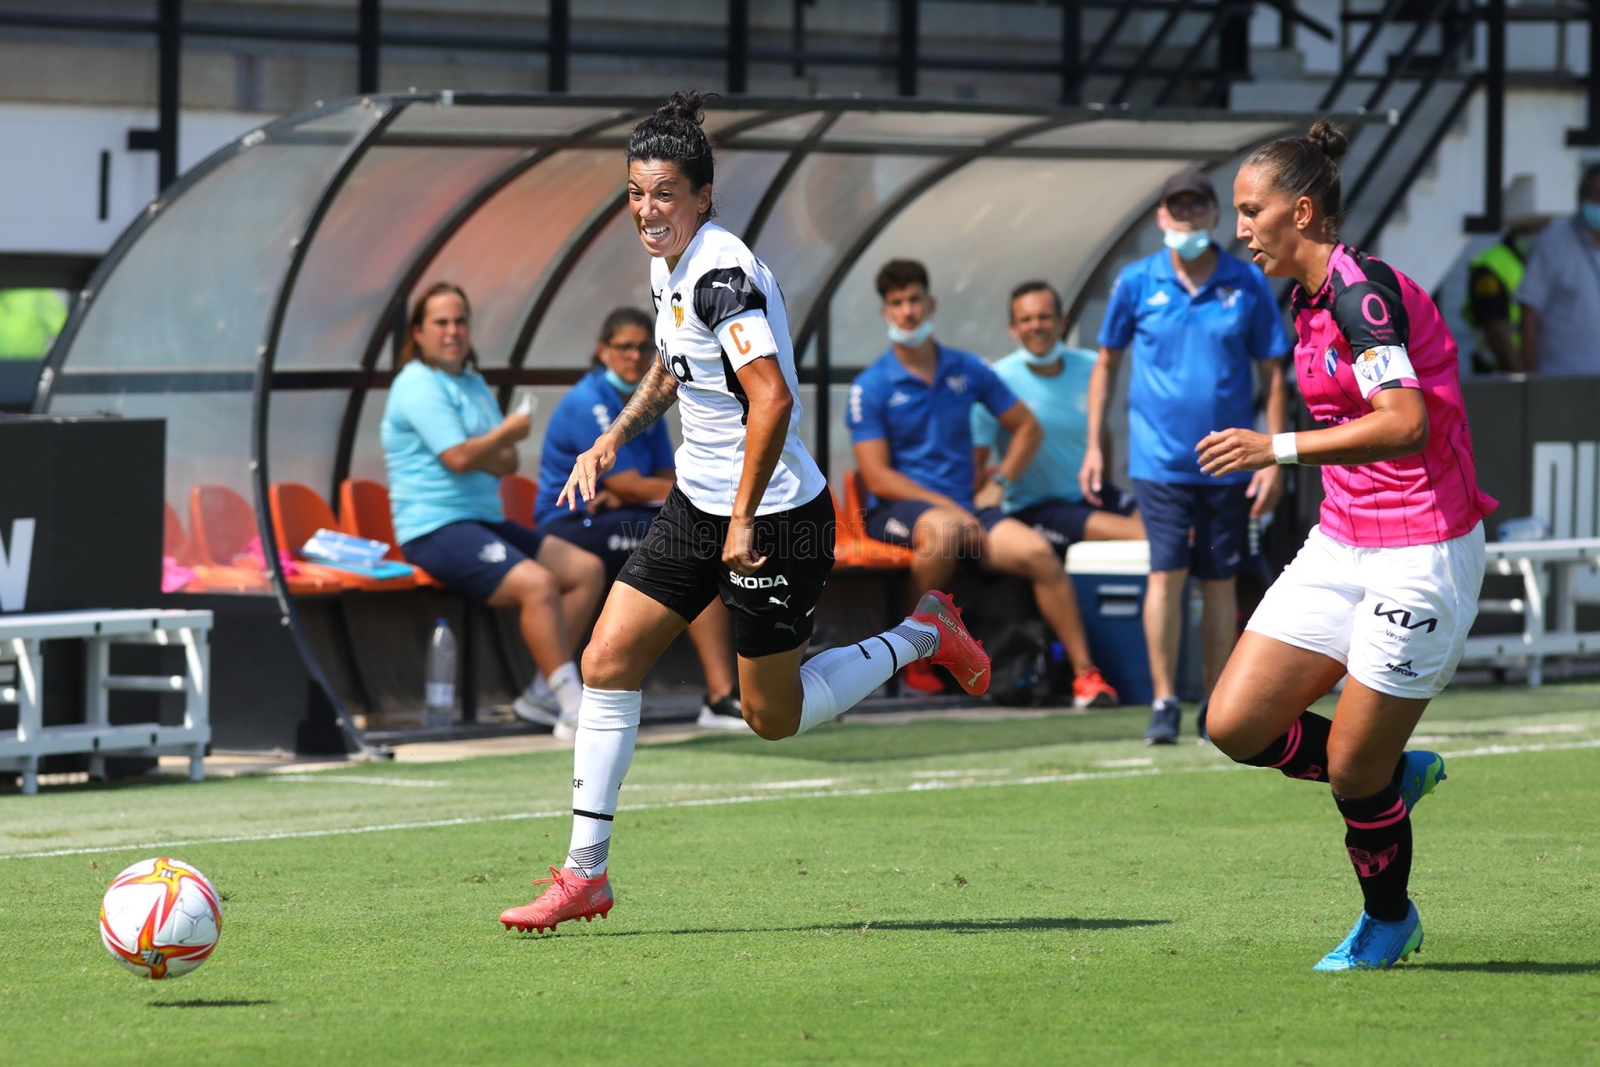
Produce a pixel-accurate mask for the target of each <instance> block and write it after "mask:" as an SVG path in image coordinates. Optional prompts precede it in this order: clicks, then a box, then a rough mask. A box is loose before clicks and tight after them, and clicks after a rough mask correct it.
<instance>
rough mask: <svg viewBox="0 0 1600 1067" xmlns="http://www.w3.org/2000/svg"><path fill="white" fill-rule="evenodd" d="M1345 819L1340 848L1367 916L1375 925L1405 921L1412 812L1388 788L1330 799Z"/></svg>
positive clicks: (1392, 790) (1398, 792)
mask: <svg viewBox="0 0 1600 1067" xmlns="http://www.w3.org/2000/svg"><path fill="white" fill-rule="evenodd" d="M1334 802H1335V803H1336V804H1338V805H1339V814H1340V815H1342V816H1344V823H1345V832H1344V845H1345V849H1346V851H1348V852H1349V854H1350V863H1351V864H1352V865H1353V866H1354V867H1355V869H1356V878H1357V879H1359V880H1360V882H1361V895H1362V898H1363V899H1364V900H1365V907H1366V911H1367V914H1368V915H1370V916H1372V917H1373V918H1374V919H1377V920H1379V921H1380V922H1390V923H1392V922H1400V921H1401V920H1402V919H1404V918H1405V917H1406V908H1407V895H1406V893H1407V887H1408V885H1409V883H1410V881H1411V813H1410V812H1408V811H1407V810H1406V804H1405V801H1404V800H1401V799H1400V791H1399V790H1398V789H1396V788H1395V787H1394V786H1393V785H1392V784H1390V785H1387V786H1385V787H1384V788H1383V789H1382V790H1380V791H1379V792H1377V793H1375V794H1374V795H1372V796H1370V797H1362V798H1360V799H1358V800H1347V799H1345V798H1342V797H1335V798H1334Z"/></svg>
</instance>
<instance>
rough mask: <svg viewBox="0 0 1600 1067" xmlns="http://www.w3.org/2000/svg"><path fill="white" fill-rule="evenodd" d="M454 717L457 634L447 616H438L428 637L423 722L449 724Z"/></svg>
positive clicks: (452, 721) (435, 724) (429, 724)
mask: <svg viewBox="0 0 1600 1067" xmlns="http://www.w3.org/2000/svg"><path fill="white" fill-rule="evenodd" d="M455 721H456V635H455V634H453V633H451V632H450V622H449V620H448V619H440V620H439V621H438V622H437V623H435V624H434V627H433V636H432V637H431V638H429V639H428V673H427V692H426V699H425V700H424V702H423V708H422V725H423V726H451V725H453V724H454V723H455Z"/></svg>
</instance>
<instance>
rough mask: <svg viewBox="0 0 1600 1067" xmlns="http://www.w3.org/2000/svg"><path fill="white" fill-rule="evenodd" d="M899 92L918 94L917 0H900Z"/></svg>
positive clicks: (901, 93) (908, 94) (902, 94)
mask: <svg viewBox="0 0 1600 1067" xmlns="http://www.w3.org/2000/svg"><path fill="white" fill-rule="evenodd" d="M899 12H900V58H899V63H898V67H899V75H900V85H899V90H898V91H899V93H900V95H901V96H916V95H917V0H900V3H899Z"/></svg>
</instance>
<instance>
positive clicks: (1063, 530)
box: [1011, 482, 1139, 559]
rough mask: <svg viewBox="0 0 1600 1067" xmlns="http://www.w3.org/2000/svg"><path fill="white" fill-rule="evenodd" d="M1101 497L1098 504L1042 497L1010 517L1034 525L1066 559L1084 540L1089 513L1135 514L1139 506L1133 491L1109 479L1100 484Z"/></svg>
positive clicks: (1036, 530)
mask: <svg viewBox="0 0 1600 1067" xmlns="http://www.w3.org/2000/svg"><path fill="white" fill-rule="evenodd" d="M1100 500H1101V501H1102V503H1101V504H1099V505H1095V504H1091V503H1089V502H1088V501H1087V500H1041V501H1040V502H1039V503H1037V504H1030V505H1028V506H1027V507H1025V508H1023V509H1022V510H1021V511H1013V512H1012V513H1011V517H1012V518H1013V519H1016V520H1017V521H1018V522H1021V523H1026V524H1027V525H1029V526H1032V527H1033V528H1034V530H1035V532H1037V533H1038V534H1039V536H1040V537H1043V538H1044V539H1045V540H1046V541H1048V542H1050V547H1051V548H1053V549H1055V550H1056V555H1058V556H1060V557H1062V558H1063V559H1065V558H1066V555H1067V549H1068V548H1069V547H1070V546H1072V545H1075V544H1077V543H1078V542H1079V541H1082V540H1083V528H1084V527H1085V526H1087V525H1088V523H1089V516H1091V515H1093V514H1094V513H1095V512H1097V511H1105V512H1110V513H1111V514H1113V515H1132V514H1133V513H1134V512H1135V511H1137V510H1138V508H1139V502H1138V501H1137V500H1135V499H1134V496H1133V494H1132V493H1130V492H1128V491H1127V490H1126V489H1122V488H1119V487H1118V486H1115V485H1112V484H1111V483H1110V482H1102V483H1101V484H1100Z"/></svg>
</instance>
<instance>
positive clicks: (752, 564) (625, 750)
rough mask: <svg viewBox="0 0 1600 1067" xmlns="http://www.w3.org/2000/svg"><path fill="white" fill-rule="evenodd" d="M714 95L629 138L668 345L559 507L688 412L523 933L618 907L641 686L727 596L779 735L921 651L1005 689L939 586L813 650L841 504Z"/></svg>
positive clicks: (599, 637) (977, 682) (601, 644)
mask: <svg viewBox="0 0 1600 1067" xmlns="http://www.w3.org/2000/svg"><path fill="white" fill-rule="evenodd" d="M701 99H702V98H701V96H700V94H698V93H694V92H678V93H675V94H673V97H672V99H671V100H669V101H667V103H666V104H665V105H663V106H662V107H661V108H660V109H658V110H657V111H656V113H655V114H654V115H652V116H650V117H649V118H646V119H644V120H643V121H641V122H640V123H639V124H638V125H637V126H635V127H634V128H633V133H632V135H631V136H630V137H629V139H628V151H627V164H628V201H629V208H630V210H631V212H632V215H633V220H634V224H635V226H636V227H637V228H638V232H639V239H640V240H641V241H642V242H643V243H644V247H645V250H646V251H647V252H649V253H650V256H651V263H650V286H651V289H652V290H653V292H654V294H655V302H656V347H657V349H658V351H659V357H658V359H657V361H656V363H655V364H654V365H653V366H652V367H651V368H650V370H649V372H647V373H646V374H645V376H644V378H643V379H642V380H641V381H640V382H639V385H638V387H637V388H636V389H635V391H634V394H633V398H632V399H631V400H630V401H629V402H628V404H627V406H626V407H624V408H623V410H622V413H621V414H620V415H618V416H617V419H616V421H615V422H614V423H613V424H612V425H611V428H610V429H608V430H607V431H606V432H605V433H603V434H601V435H600V437H599V439H598V440H596V441H595V444H594V447H593V448H591V449H590V450H589V451H587V452H585V453H584V454H582V455H581V456H579V457H578V460H577V463H576V464H575V465H574V467H573V470H572V475H571V477H570V478H569V479H568V480H567V484H566V487H565V488H564V489H563V490H562V493H561V503H562V504H564V505H566V506H568V507H576V506H578V505H580V504H582V503H586V502H588V501H590V500H592V499H594V496H595V493H596V485H597V482H598V480H599V479H600V478H601V477H602V476H604V475H605V473H606V472H607V471H608V470H610V469H611V466H612V464H613V463H614V462H615V460H616V453H617V449H618V448H619V447H621V445H622V444H624V443H625V442H627V441H628V440H630V439H631V438H632V437H633V436H634V435H635V434H637V433H639V432H640V431H641V430H643V429H644V428H645V427H646V426H648V425H649V424H650V423H651V422H652V421H653V420H655V419H656V418H659V417H660V416H661V414H662V412H664V411H666V410H667V408H669V407H671V406H672V404H673V403H674V402H678V403H680V404H681V412H682V422H683V445H682V447H680V448H679V449H678V455H677V462H678V480H677V484H676V486H675V487H674V488H673V489H672V492H671V494H670V495H669V496H668V497H667V500H666V503H665V505H663V507H662V509H661V513H660V514H659V515H658V516H657V518H656V520H655V522H654V523H653V524H652V525H651V527H650V531H649V533H648V534H646V536H645V539H644V541H643V542H642V543H641V544H640V546H639V548H638V549H637V550H635V552H634V554H633V556H632V558H630V559H629V561H628V563H627V565H626V566H625V567H624V568H623V571H622V575H621V577H620V578H619V579H618V580H617V582H616V584H615V585H613V586H612V588H611V594H610V596H609V597H608V598H607V600H606V603H605V606H604V608H603V609H602V610H601V613H600V620H599V621H598V622H597V623H596V624H595V628H594V636H593V637H592V638H591V639H590V642H589V646H588V648H587V650H586V651H585V652H584V655H583V667H582V670H583V680H584V689H583V702H582V705H581V707H580V710H579V722H578V734H577V739H576V751H575V752H574V754H573V775H572V778H573V783H572V786H573V788H572V821H573V827H572V845H571V849H570V851H569V852H568V854H567V861H566V864H565V866H563V867H561V868H555V867H552V868H550V873H551V875H552V877H551V878H549V879H541V880H540V881H539V882H536V883H535V884H536V885H538V884H545V883H548V884H549V888H548V889H547V890H545V891H544V892H543V893H542V894H541V895H540V896H539V897H538V899H536V900H534V901H533V903H531V904H528V905H525V906H523V907H519V908H510V909H508V910H507V911H505V912H504V913H503V914H502V915H501V916H500V921H501V922H502V923H504V924H505V925H506V926H507V927H508V928H510V927H516V928H518V929H521V930H529V929H546V928H549V929H553V928H554V927H555V925H556V923H558V922H562V921H564V920H567V919H578V918H582V919H586V920H587V919H589V918H590V917H592V916H594V915H600V916H604V915H606V914H607V913H608V912H609V911H610V910H611V906H612V893H611V886H610V883H609V882H608V881H607V878H606V861H607V857H608V854H609V847H610V840H611V824H612V818H613V816H614V815H615V813H616V810H617V792H618V790H619V789H620V788H621V786H622V779H623V776H624V775H625V774H627V772H628V766H629V764H630V763H631V762H632V760H633V747H634V740H635V737H636V735H637V733H638V728H639V702H640V701H639V686H640V684H641V682H642V681H643V680H644V676H645V672H646V671H648V670H649V669H650V667H651V666H652V665H654V663H655V662H656V660H657V659H658V658H659V657H660V655H661V653H662V652H663V651H664V650H665V649H666V647H667V645H668V644H669V643H670V642H671V641H672V639H673V638H674V637H676V636H677V635H678V633H679V632H680V631H682V630H683V629H684V627H685V626H687V625H688V620H690V619H693V618H695V617H696V616H698V615H699V614H700V612H701V610H702V609H703V608H704V607H705V606H706V605H707V604H708V603H710V602H711V599H712V598H713V597H718V596H720V597H721V598H722V602H723V603H724V604H726V605H727V606H728V609H729V611H730V612H731V613H732V615H733V625H734V646H735V650H736V651H737V652H738V654H739V688H740V691H741V693H742V699H743V705H744V716H745V719H746V721H748V722H749V724H750V726H751V728H752V729H754V730H755V732H756V733H757V734H760V735H761V736H762V737H764V738H766V739H768V740H773V741H776V740H778V739H780V738H784V737H789V736H791V735H793V734H796V733H799V732H801V731H803V730H808V729H810V728H811V727H813V726H816V725H817V724H818V723H822V722H826V721H828V720H829V719H832V718H835V717H837V716H838V715H839V714H841V713H842V712H844V711H845V710H846V709H848V708H850V707H852V706H854V705H855V704H856V703H857V702H858V701H859V700H861V699H862V698H863V697H865V696H866V695H867V694H868V693H871V692H872V691H873V690H874V689H876V688H878V686H880V685H882V684H883V683H884V682H886V681H888V680H889V678H890V677H891V676H892V675H893V674H894V673H895V672H896V671H897V670H899V669H900V668H901V667H903V666H905V665H906V664H907V663H909V662H911V661H912V660H918V659H928V660H932V661H933V662H934V663H938V664H941V665H943V666H944V667H946V668H947V669H948V670H949V671H950V672H951V674H952V675H953V676H954V677H955V678H956V680H957V681H958V682H960V683H961V685H962V687H963V688H965V689H966V690H967V692H969V693H973V694H977V693H982V692H983V691H984V690H986V689H987V688H988V686H989V657H988V656H987V655H985V654H984V652H983V649H982V648H981V647H980V646H979V645H978V643H977V642H976V641H974V640H973V638H972V636H971V635H970V634H969V633H967V631H966V629H965V627H963V626H962V624H961V620H960V616H959V613H958V612H957V611H956V609H955V607H954V605H953V604H951V602H950V598H949V597H948V596H946V595H945V594H943V593H940V592H937V591H935V592H930V593H928V594H927V595H926V596H925V597H923V599H922V601H921V602H920V603H919V604H918V605H917V611H916V612H914V613H913V614H912V615H911V616H910V617H909V618H907V619H906V620H905V621H904V622H903V623H901V624H900V625H898V626H896V627H894V628H893V629H892V630H889V631H887V632H885V633H882V634H879V635H877V636H875V637H872V638H869V639H868V640H866V641H862V642H860V643H859V644H855V645H850V646H847V647H844V648H837V649H830V650H829V651H826V652H823V653H821V654H819V655H817V656H815V657H814V658H812V659H811V660H809V661H807V662H804V663H802V661H803V660H804V657H805V652H806V645H807V643H808V642H809V640H810V638H811V626H812V618H811V615H812V612H813V611H814V610H815V608H816V604H817V598H818V596H819V595H820V594H821V592H822V587H823V584H824V583H825V582H826V581H827V579H828V574H829V572H830V571H831V570H832V568H833V541H834V512H833V501H832V500H831V498H830V497H829V493H828V486H827V483H826V482H825V481H824V479H823V477H822V473H821V471H820V470H818V468H817V465H816V463H815V462H814V461H813V460H812V458H811V456H810V454H809V453H807V452H806V449H805V445H803V444H802V443H801V441H800V438H799V431H800V404H799V401H798V399H797V397H798V394H799V380H798V378H797V376H796V374H795V363H794V351H793V348H792V346H791V344H790V340H789V321H788V315H787V313H786V311H785V309H784V305H783V293H782V291H781V290H780V289H779V288H778V283H777V280H776V279H775V278H773V276H772V272H771V271H770V270H768V269H767V265H766V264H765V263H763V262H761V260H759V259H757V258H756V257H755V256H754V255H753V254H751V252H750V250H749V249H748V248H746V247H745V245H744V243H743V242H742V241H740V240H739V239H738V238H737V237H735V236H734V235H733V234H731V233H729V232H728V231H727V230H725V229H723V228H722V227H721V226H718V225H716V224H715V223H714V222H712V221H711V217H712V215H713V211H712V180H713V158H712V151H711V141H710V139H709V138H708V137H707V136H706V133H705V131H704V130H703V129H701V125H700V124H701V121H702V119H703V117H704V116H703V114H702V113H701V108H700V105H701Z"/></svg>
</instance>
